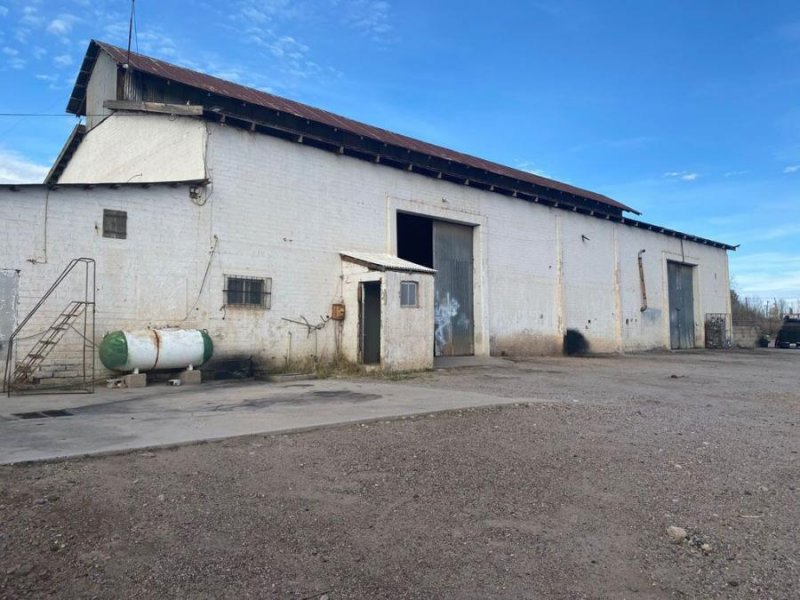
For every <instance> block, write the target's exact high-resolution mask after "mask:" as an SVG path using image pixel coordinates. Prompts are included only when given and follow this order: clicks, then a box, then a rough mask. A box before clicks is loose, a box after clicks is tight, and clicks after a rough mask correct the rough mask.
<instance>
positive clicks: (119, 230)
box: [103, 209, 128, 240]
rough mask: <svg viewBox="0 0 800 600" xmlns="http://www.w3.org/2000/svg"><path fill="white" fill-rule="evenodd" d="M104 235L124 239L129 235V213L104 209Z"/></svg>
mask: <svg viewBox="0 0 800 600" xmlns="http://www.w3.org/2000/svg"><path fill="white" fill-rule="evenodd" d="M103 237H107V238H117V239H120V240H124V239H126V238H127V237H128V213H126V212H125V211H124V210H108V209H103Z"/></svg>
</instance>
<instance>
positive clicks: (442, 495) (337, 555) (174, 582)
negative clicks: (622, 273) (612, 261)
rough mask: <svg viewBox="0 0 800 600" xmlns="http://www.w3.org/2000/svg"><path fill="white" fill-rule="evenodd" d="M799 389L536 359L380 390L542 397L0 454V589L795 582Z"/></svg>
mask: <svg viewBox="0 0 800 600" xmlns="http://www.w3.org/2000/svg"><path fill="white" fill-rule="evenodd" d="M798 382H800V351H795V350H783V351H781V350H772V349H770V350H763V351H753V352H713V353H711V352H709V353H706V352H690V353H680V354H668V353H661V354H643V355H637V356H625V357H610V358H584V359H576V358H573V359H568V358H547V359H539V360H532V361H525V362H519V363H516V364H515V365H513V366H510V367H508V368H496V367H495V368H473V369H465V370H458V371H446V372H436V373H433V374H430V375H425V376H421V377H419V378H416V379H412V380H408V381H401V382H397V383H396V385H398V386H408V385H412V386H427V387H432V388H447V389H451V390H452V389H464V390H482V391H486V392H488V393H492V394H494V395H498V396H504V397H517V396H519V397H523V396H524V397H527V398H531V397H535V398H538V399H541V400H542V402H526V403H521V404H520V405H512V406H509V407H505V408H487V409H476V410H467V411H461V412H451V413H443V414H438V415H433V416H425V417H416V418H407V419H400V420H394V421H382V422H378V423H371V424H369V425H355V426H352V425H351V426H344V427H337V428H330V429H324V430H318V431H312V432H306V433H298V434H291V435H274V436H255V437H247V438H238V439H235V440H229V441H225V442H219V443H209V444H199V445H192V446H185V447H181V448H177V449H165V450H157V451H154V452H137V453H132V454H124V455H116V456H110V457H102V458H90V459H77V460H66V461H62V462H54V463H47V464H30V465H20V466H12V467H0V483H1V484H2V488H1V489H0V597H2V598H51V597H52V598H292V599H295V600H299V599H306V600H308V599H319V598H327V599H328V600H338V599H343V598H391V599H398V598H459V599H463V598H476V599H477V598H776V599H777V598H797V597H800V502H799V500H800V492H799V491H798V486H800V462H799V461H798V452H799V451H800V436H798V433H800V424H799V423H800V390H799V389H798ZM670 526H676V527H681V528H684V529H685V530H686V534H687V538H686V539H684V540H683V541H681V542H679V543H676V542H675V541H674V540H673V538H671V537H670V535H669V534H668V533H667V528H668V527H670ZM704 544H707V546H705V547H703V545H704Z"/></svg>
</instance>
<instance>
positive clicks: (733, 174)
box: [723, 171, 750, 177]
mask: <svg viewBox="0 0 800 600" xmlns="http://www.w3.org/2000/svg"><path fill="white" fill-rule="evenodd" d="M749 172H750V171H727V172H726V173H724V175H723V176H724V177H739V176H740V175H747V174H748V173H749Z"/></svg>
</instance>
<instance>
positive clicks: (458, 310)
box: [433, 221, 474, 356]
mask: <svg viewBox="0 0 800 600" xmlns="http://www.w3.org/2000/svg"><path fill="white" fill-rule="evenodd" d="M433 268H434V269H436V277H435V290H434V310H435V319H436V321H435V326H436V328H435V335H434V355H435V356H466V355H470V354H474V345H473V338H474V320H473V286H472V227H469V226H467V225H458V224H456V223H448V222H446V221H434V222H433Z"/></svg>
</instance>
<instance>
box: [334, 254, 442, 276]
mask: <svg viewBox="0 0 800 600" xmlns="http://www.w3.org/2000/svg"><path fill="white" fill-rule="evenodd" d="M339 255H340V256H341V257H342V258H344V259H345V260H350V261H351V262H355V263H358V264H361V265H364V266H367V267H369V268H371V269H376V270H378V271H403V272H405V273H430V274H433V273H436V271H435V270H434V269H429V268H428V267H423V266H422V265H418V264H417V263H413V262H410V261H407V260H403V259H402V258H398V257H396V256H392V255H391V254H381V253H378V252H350V251H342V252H339Z"/></svg>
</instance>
